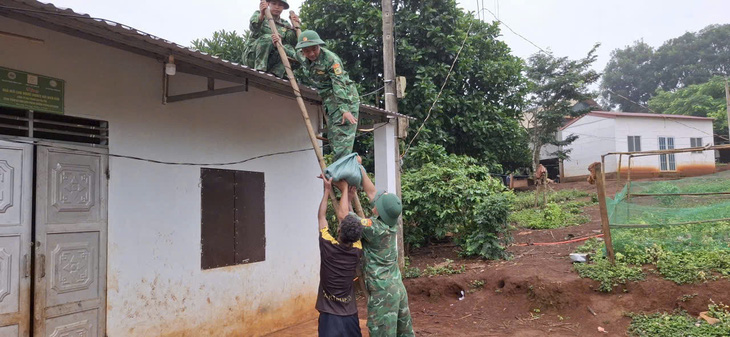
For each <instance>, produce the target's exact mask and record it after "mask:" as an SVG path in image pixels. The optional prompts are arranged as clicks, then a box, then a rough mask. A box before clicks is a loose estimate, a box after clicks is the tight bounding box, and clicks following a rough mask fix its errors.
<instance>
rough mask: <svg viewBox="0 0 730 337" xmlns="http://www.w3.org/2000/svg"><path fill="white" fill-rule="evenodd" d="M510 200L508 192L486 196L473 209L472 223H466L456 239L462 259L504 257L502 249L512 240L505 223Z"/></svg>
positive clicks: (504, 253) (505, 254) (504, 252)
mask: <svg viewBox="0 0 730 337" xmlns="http://www.w3.org/2000/svg"><path fill="white" fill-rule="evenodd" d="M511 197H512V196H511V194H510V193H509V192H503V193H500V194H494V195H490V196H488V197H487V198H485V199H484V200H483V202H482V203H481V204H479V205H478V206H477V207H476V210H475V212H474V218H473V221H470V222H468V223H466V225H465V226H464V233H463V235H462V236H460V237H459V238H458V242H459V243H460V245H461V248H462V251H461V254H462V255H464V256H480V257H483V258H487V259H502V258H506V257H507V253H506V251H505V250H504V248H503V247H505V246H506V245H507V244H508V243H509V242H510V241H511V239H512V237H511V236H510V235H509V226H508V222H507V218H508V217H509V208H510V201H511Z"/></svg>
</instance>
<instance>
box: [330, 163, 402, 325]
mask: <svg viewBox="0 0 730 337" xmlns="http://www.w3.org/2000/svg"><path fill="white" fill-rule="evenodd" d="M360 169H361V171H362V177H363V181H362V186H363V189H364V190H365V193H366V194H367V195H368V198H369V199H370V202H371V204H372V205H375V206H374V207H373V216H372V217H371V218H368V219H360V218H359V217H357V215H356V214H354V213H350V216H353V217H356V218H357V219H358V220H359V221H360V222H361V223H362V225H363V231H362V246H363V254H364V256H365V265H364V275H365V284H366V286H367V289H368V291H369V292H370V297H369V298H368V330H369V331H370V336H371V337H394V336H397V337H413V336H415V334H414V333H413V323H412V320H411V311H410V309H409V308H408V293H407V292H406V288H405V286H404V285H403V279H402V277H401V273H400V269H399V268H398V251H397V243H396V232H397V226H398V217H399V216H400V214H401V211H402V209H403V206H402V205H401V201H400V199H399V198H398V196H396V195H395V194H392V193H387V192H385V191H379V192H376V190H375V185H374V184H373V182H372V181H371V180H370V178H369V177H368V175H367V173H366V172H365V169H364V168H362V166H361V167H360ZM341 191H342V199H348V198H350V197H353V196H354V194H355V193H357V191H356V190H355V188H354V187H352V186H351V187H350V188H344V189H341ZM339 207H347V208H349V203H348V204H345V206H339ZM342 211H343V210H338V212H342Z"/></svg>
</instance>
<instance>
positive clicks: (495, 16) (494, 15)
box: [482, 8, 550, 54]
mask: <svg viewBox="0 0 730 337" xmlns="http://www.w3.org/2000/svg"><path fill="white" fill-rule="evenodd" d="M482 10H483V11H487V12H489V14H492V16H493V17H494V19H495V20H497V22H499V23H501V24H503V25H504V26H505V27H507V29H509V30H510V32H512V33H514V34H515V35H517V36H519V37H520V38H522V39H523V40H525V41H527V42H528V43H530V44H531V45H533V46H535V48H537V49H540V51H541V52H543V53H545V54H550V53H548V52H547V51H545V49H542V48H541V47H540V46H538V45H537V44H536V43H535V42H532V41H530V40H529V39H528V38H526V37H524V36H522V35H521V34H519V33H517V32H515V30H514V29H512V27H510V26H509V25H507V24H506V23H504V21H502V20H500V19H499V17H498V16H497V15H496V14H494V12H492V11H490V10H489V9H488V8H482Z"/></svg>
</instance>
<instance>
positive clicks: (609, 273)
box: [573, 258, 644, 292]
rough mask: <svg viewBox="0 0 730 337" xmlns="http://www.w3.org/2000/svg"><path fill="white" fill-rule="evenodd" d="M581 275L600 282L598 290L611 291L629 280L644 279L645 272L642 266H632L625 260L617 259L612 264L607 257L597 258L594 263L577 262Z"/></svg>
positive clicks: (576, 265)
mask: <svg viewBox="0 0 730 337" xmlns="http://www.w3.org/2000/svg"><path fill="white" fill-rule="evenodd" d="M573 267H574V268H575V270H576V271H577V272H578V275H580V277H584V278H590V279H593V280H596V281H598V282H600V284H601V285H600V286H599V287H598V290H600V291H602V292H611V291H612V290H613V288H614V287H616V286H618V285H621V284H626V282H628V281H640V280H643V279H644V272H642V271H641V268H640V267H636V266H631V265H629V264H626V263H625V262H619V261H616V265H611V263H610V262H608V260H607V259H604V258H601V259H596V260H595V262H594V263H577V264H575V265H574V266H573Z"/></svg>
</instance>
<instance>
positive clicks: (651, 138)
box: [607, 117, 715, 175]
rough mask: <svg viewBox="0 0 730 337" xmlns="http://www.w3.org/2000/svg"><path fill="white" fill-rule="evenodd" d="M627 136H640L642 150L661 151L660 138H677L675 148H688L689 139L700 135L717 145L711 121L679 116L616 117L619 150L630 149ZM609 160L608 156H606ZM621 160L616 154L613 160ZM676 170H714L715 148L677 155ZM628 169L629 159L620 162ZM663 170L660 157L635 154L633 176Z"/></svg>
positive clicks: (711, 143)
mask: <svg viewBox="0 0 730 337" xmlns="http://www.w3.org/2000/svg"><path fill="white" fill-rule="evenodd" d="M628 136H641V150H642V151H650V150H659V137H674V148H675V149H680V148H688V147H691V146H690V138H693V137H701V138H702V143H703V145H707V144H710V145H714V140H713V139H714V137H713V133H712V121H711V120H697V119H676V118H638V117H618V118H616V149H617V150H618V151H620V152H625V151H628ZM607 160H608V158H607ZM616 160H618V158H617V157H615V159H614V161H616ZM675 161H676V165H677V172H679V173H680V174H682V175H696V174H707V173H713V172H714V171H715V156H714V151H703V152H691V153H680V154H675ZM627 170H628V160H627V158H624V159H623V160H622V161H621V171H622V172H626V171H627ZM659 171H660V164H659V156H646V157H636V158H633V159H632V161H631V172H632V175H634V174H639V175H656V174H658V173H659Z"/></svg>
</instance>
